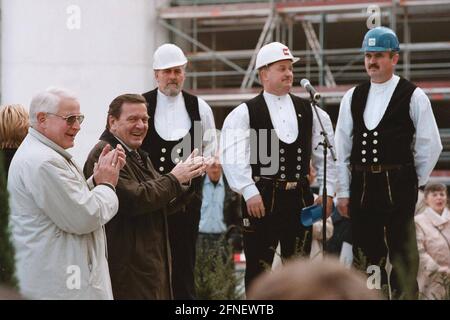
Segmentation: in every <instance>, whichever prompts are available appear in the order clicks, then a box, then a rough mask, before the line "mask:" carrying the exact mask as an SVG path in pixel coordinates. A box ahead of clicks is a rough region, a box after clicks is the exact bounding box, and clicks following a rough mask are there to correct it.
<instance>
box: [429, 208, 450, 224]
mask: <svg viewBox="0 0 450 320" xmlns="http://www.w3.org/2000/svg"><path fill="white" fill-rule="evenodd" d="M446 211H448V209H447V208H445V209H444V212H442V215H441V216H439V215H438V213H436V212H435V211H434V210H433V209H431V208H429V207H428V208H427V209H426V210H425V211H424V212H423V214H425V216H426V217H427V218H428V220H429V221H430V222H431V223H432V224H433V225H434V226H436V227H439V226H441V225H443V224H446V223H448V222H450V220H448V218H446V217H448V214H449V212H447V213H446Z"/></svg>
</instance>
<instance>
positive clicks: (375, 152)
mask: <svg viewBox="0 0 450 320" xmlns="http://www.w3.org/2000/svg"><path fill="white" fill-rule="evenodd" d="M372 134H373V136H374V137H376V136H378V132H377V131H374V132H373V133H372ZM362 136H363V138H367V136H368V134H367V132H364V133H363V134H362ZM372 143H373V144H374V145H376V144H378V140H377V139H373V140H372ZM362 145H363V146H365V145H367V141H366V140H363V141H362ZM363 148H364V147H363ZM372 153H373V154H374V155H376V154H377V153H378V150H377V149H376V148H374V149H372ZM361 154H362V155H363V158H362V159H361V161H362V163H366V162H367V159H366V158H365V157H364V156H365V155H366V154H367V151H366V150H365V149H362V150H361ZM372 160H373V162H378V158H377V157H376V156H374V158H373V159H372Z"/></svg>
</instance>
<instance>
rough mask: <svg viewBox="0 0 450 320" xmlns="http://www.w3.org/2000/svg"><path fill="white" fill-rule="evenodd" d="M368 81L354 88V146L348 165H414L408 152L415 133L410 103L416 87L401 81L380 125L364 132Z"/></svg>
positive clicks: (410, 152) (412, 157) (411, 154)
mask: <svg viewBox="0 0 450 320" xmlns="http://www.w3.org/2000/svg"><path fill="white" fill-rule="evenodd" d="M369 89H370V81H368V82H365V83H363V84H361V85H359V86H357V87H356V88H355V91H354V92H353V96H352V103H351V112H352V117H353V147H352V153H351V156H350V163H351V164H360V165H367V164H369V165H372V164H385V165H387V164H408V163H413V162H414V155H413V153H412V150H411V145H412V142H413V137H414V133H415V128H414V124H413V122H412V120H411V117H410V116H409V108H410V107H409V104H410V101H411V96H412V94H413V92H414V90H415V89H416V86H415V85H414V84H412V83H411V82H409V81H407V80H405V79H403V78H400V81H399V82H398V84H397V87H396V88H395V90H394V93H393V94H392V97H391V100H390V101H389V104H388V107H387V108H386V112H385V113H384V115H383V117H382V118H381V121H380V123H379V124H378V125H377V126H376V127H375V128H374V129H373V130H369V129H367V127H366V125H365V123H364V109H365V108H366V102H367V96H368V94H369Z"/></svg>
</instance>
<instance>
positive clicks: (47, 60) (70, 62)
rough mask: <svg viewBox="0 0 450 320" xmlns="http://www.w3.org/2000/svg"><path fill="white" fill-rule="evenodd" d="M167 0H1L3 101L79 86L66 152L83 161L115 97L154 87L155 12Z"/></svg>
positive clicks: (158, 34)
mask: <svg viewBox="0 0 450 320" xmlns="http://www.w3.org/2000/svg"><path fill="white" fill-rule="evenodd" d="M166 2H167V0H72V1H66V0H3V1H2V25H1V31H2V55H1V57H2V61H1V63H2V65H1V70H2V74H1V86H2V104H5V103H21V104H23V105H25V106H27V107H28V106H29V103H30V101H31V97H32V96H33V94H34V93H36V92H38V91H40V90H43V89H46V88H47V87H49V86H61V87H64V88H67V89H69V90H71V91H73V92H75V93H76V94H77V95H78V96H79V100H80V103H81V111H82V112H83V113H84V114H85V115H86V120H85V122H84V123H83V125H82V129H81V131H80V133H79V134H78V136H77V139H76V141H75V147H74V148H73V149H72V150H69V151H70V152H71V153H72V154H73V155H74V157H75V159H76V160H77V161H78V162H79V163H80V164H81V165H83V164H84V160H85V158H86V156H87V154H88V153H89V151H90V149H91V148H92V147H93V145H94V144H95V143H96V142H97V140H98V137H99V135H100V134H101V132H102V131H103V129H104V126H105V122H106V113H107V109H108V105H109V103H110V102H111V100H112V99H113V98H114V97H116V96H117V95H119V94H122V93H142V92H145V91H148V90H149V89H151V88H153V87H154V85H155V82H154V78H153V72H152V70H151V63H152V55H153V51H154V49H155V48H156V47H157V46H158V45H159V44H161V43H163V42H165V41H166V39H167V38H166V37H167V34H166V32H165V31H164V30H162V28H161V27H160V26H159V25H158V24H157V21H156V14H157V11H156V10H157V8H158V7H159V6H161V5H163V4H165V3H166ZM71 8H74V11H73V10H72V11H70V9H71ZM68 10H69V12H68ZM78 10H79V14H78Z"/></svg>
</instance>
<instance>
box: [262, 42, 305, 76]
mask: <svg viewBox="0 0 450 320" xmlns="http://www.w3.org/2000/svg"><path fill="white" fill-rule="evenodd" d="M281 60H291V61H292V63H296V62H297V61H298V60H300V58H296V57H294V56H292V54H291V51H290V50H289V48H288V47H286V46H285V45H284V44H282V43H280V42H271V43H268V44H266V45H265V46H263V47H262V48H261V49H260V50H259V52H258V55H257V56H256V63H255V69H256V70H258V69H259V68H261V67H264V66H266V65H269V64H271V63H274V62H277V61H281Z"/></svg>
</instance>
